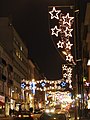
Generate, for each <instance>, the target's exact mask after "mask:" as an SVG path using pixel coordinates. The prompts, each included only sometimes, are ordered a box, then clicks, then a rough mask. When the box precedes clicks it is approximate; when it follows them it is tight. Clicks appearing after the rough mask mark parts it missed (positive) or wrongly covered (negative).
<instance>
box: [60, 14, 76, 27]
mask: <svg viewBox="0 0 90 120" xmlns="http://www.w3.org/2000/svg"><path fill="white" fill-rule="evenodd" d="M62 18H63V24H67V25H68V26H69V27H71V21H72V20H73V19H74V17H69V13H67V15H66V16H62Z"/></svg>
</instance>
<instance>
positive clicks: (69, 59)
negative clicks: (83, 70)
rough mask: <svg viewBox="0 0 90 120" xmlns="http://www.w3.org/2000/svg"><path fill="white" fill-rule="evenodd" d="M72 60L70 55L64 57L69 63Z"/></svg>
mask: <svg viewBox="0 0 90 120" xmlns="http://www.w3.org/2000/svg"><path fill="white" fill-rule="evenodd" d="M72 59H73V56H72V55H71V54H68V55H67V56H66V60H67V61H69V62H71V61H72Z"/></svg>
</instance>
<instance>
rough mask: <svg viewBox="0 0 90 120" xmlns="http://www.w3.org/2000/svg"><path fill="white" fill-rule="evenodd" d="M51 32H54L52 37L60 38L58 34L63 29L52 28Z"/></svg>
mask: <svg viewBox="0 0 90 120" xmlns="http://www.w3.org/2000/svg"><path fill="white" fill-rule="evenodd" d="M51 31H52V35H55V36H56V37H58V33H59V32H60V31H61V29H58V28H57V26H55V27H54V28H51ZM55 31H56V32H55Z"/></svg>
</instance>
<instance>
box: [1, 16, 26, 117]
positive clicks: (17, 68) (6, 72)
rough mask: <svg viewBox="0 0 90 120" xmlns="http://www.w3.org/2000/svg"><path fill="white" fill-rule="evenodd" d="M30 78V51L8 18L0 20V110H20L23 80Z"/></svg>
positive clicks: (7, 112)
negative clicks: (0, 99)
mask: <svg viewBox="0 0 90 120" xmlns="http://www.w3.org/2000/svg"><path fill="white" fill-rule="evenodd" d="M27 78H28V49H27V47H26V46H25V45H24V43H23V41H22V39H21V38H20V36H19V35H18V33H17V32H16V30H15V29H14V27H13V25H12V24H11V23H10V21H9V19H8V18H7V17H2V18H0V86H1V90H0V98H2V99H3V101H0V106H1V107H0V108H4V111H5V112H4V114H5V115H9V112H10V109H12V110H19V106H20V103H21V99H22V96H21V80H22V79H27Z"/></svg>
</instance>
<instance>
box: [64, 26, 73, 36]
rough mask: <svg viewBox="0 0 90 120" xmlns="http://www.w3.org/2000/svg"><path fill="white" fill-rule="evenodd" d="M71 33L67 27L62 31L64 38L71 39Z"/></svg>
mask: <svg viewBox="0 0 90 120" xmlns="http://www.w3.org/2000/svg"><path fill="white" fill-rule="evenodd" d="M72 31H73V29H69V28H68V27H66V30H65V31H64V33H65V37H72V34H71V32H72Z"/></svg>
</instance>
